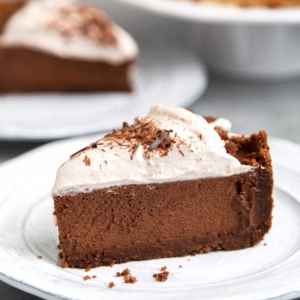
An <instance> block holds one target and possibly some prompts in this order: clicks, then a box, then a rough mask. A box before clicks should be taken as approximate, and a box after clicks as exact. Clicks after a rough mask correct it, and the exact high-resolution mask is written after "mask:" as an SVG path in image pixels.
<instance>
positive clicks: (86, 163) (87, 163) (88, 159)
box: [83, 156, 91, 166]
mask: <svg viewBox="0 0 300 300" xmlns="http://www.w3.org/2000/svg"><path fill="white" fill-rule="evenodd" d="M83 162H84V163H85V165H86V166H90V165H91V160H90V158H89V157H87V156H85V157H84V159H83Z"/></svg>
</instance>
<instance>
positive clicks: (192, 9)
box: [119, 0, 300, 24]
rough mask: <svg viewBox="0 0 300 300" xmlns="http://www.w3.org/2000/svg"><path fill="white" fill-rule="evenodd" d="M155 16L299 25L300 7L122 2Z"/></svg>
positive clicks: (151, 0) (176, 0)
mask: <svg viewBox="0 0 300 300" xmlns="http://www.w3.org/2000/svg"><path fill="white" fill-rule="evenodd" d="M119 1H121V2H124V3H127V4H130V5H133V6H135V7H139V8H142V9H145V10H148V11H151V12H153V13H158V14H163V15H167V16H170V17H174V18H180V19H184V20H191V21H195V22H204V23H229V24H231V23H242V24H247V23H253V24H299V23H300V8H287V9H268V8H251V9H250V8H246V9H244V8H239V7H236V6H228V5H220V4H204V3H195V2H192V1H191V2H189V1H184V0H119Z"/></svg>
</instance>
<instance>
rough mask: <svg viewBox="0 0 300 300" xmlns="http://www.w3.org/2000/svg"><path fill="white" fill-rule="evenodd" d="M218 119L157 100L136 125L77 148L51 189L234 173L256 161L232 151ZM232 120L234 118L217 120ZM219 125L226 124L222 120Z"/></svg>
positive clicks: (61, 191) (66, 190) (85, 188)
mask: <svg viewBox="0 0 300 300" xmlns="http://www.w3.org/2000/svg"><path fill="white" fill-rule="evenodd" d="M212 124H213V125H211V124H209V123H207V121H206V120H205V119H204V118H203V117H201V116H199V115H196V114H194V113H192V112H190V111H188V110H185V109H183V108H170V107H167V106H164V105H154V106H152V108H151V111H150V113H149V114H148V116H147V117H145V118H137V119H136V123H135V124H134V125H133V126H130V127H128V125H127V124H125V125H124V127H123V129H121V130H120V131H118V132H114V133H112V134H110V135H108V136H106V137H104V138H102V139H101V140H99V141H97V142H95V143H93V144H91V146H89V147H87V148H86V149H83V150H82V151H79V152H78V153H75V155H73V156H72V157H71V158H70V160H69V161H67V162H66V163H65V164H63V165H62V166H61V167H60V168H59V170H58V173H57V178H56V182H55V185H54V188H53V191H52V193H53V194H54V195H56V196H57V195H65V194H68V193H80V192H89V191H91V190H96V189H102V188H108V187H112V186H120V185H128V184H151V183H163V182H172V181H183V180H196V179H200V178H208V177H222V176H231V175H234V174H240V173H244V172H248V171H250V170H252V169H253V167H250V166H246V165H242V164H241V163H240V162H239V161H238V160H237V159H236V158H234V157H233V156H231V155H229V154H228V153H227V152H226V149H225V147H224V144H225V142H224V141H223V140H221V138H220V136H219V135H218V133H217V132H216V131H215V130H214V126H215V124H216V123H215V122H214V123H212ZM218 124H219V125H220V124H224V126H229V125H230V122H229V121H226V122H224V121H220V122H219V123H218ZM220 127H222V126H221V125H220Z"/></svg>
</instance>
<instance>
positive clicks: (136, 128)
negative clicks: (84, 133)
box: [75, 118, 185, 164]
mask: <svg viewBox="0 0 300 300" xmlns="http://www.w3.org/2000/svg"><path fill="white" fill-rule="evenodd" d="M172 132H173V130H166V129H158V128H157V127H156V124H155V123H154V122H153V120H151V119H149V118H136V119H135V123H134V124H133V125H131V126H129V125H128V123H126V122H124V123H123V128H122V129H120V130H119V131H115V130H113V131H112V133H109V134H107V135H105V136H104V138H103V139H101V140H98V141H96V142H95V143H92V144H91V146H89V147H86V148H84V149H82V150H80V151H78V152H76V153H75V155H78V154H79V153H80V152H82V151H85V150H88V149H90V148H99V149H100V150H101V151H103V152H105V150H104V148H109V149H113V148H114V147H116V146H117V147H118V148H121V149H127V150H128V152H129V156H130V158H131V159H133V158H134V155H135V153H136V152H137V151H138V149H139V148H140V147H141V148H142V150H143V152H144V155H145V157H146V158H148V159H150V158H151V157H152V156H154V155H156V154H158V155H159V156H160V157H163V156H167V155H168V153H169V151H170V150H171V149H172V147H173V145H176V147H179V145H181V144H185V142H184V141H180V140H176V137H177V133H175V135H174V137H172V135H171V133H172ZM178 142H179V143H178ZM181 154H182V155H183V156H184V154H183V152H181ZM85 161H86V159H85ZM87 163H88V162H87ZM105 163H106V164H107V161H105Z"/></svg>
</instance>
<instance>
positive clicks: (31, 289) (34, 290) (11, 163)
mask: <svg viewBox="0 0 300 300" xmlns="http://www.w3.org/2000/svg"><path fill="white" fill-rule="evenodd" d="M100 135H101V136H102V135H103V134H102V133H101V134H97V135H91V136H85V137H79V138H78V137H77V138H70V139H66V140H59V141H55V142H51V143H47V144H45V145H42V146H40V147H38V148H35V149H33V150H30V151H28V152H26V153H24V154H22V155H20V156H18V157H16V158H13V159H10V160H8V161H6V162H4V163H2V164H0V175H1V173H2V172H6V170H7V169H10V168H16V167H17V165H19V163H20V162H21V161H26V160H30V159H34V157H35V155H36V154H38V153H39V152H44V151H45V154H43V155H46V154H47V152H49V151H51V149H52V148H53V147H54V148H56V147H58V148H60V147H63V146H64V145H66V144H68V143H70V142H71V143H77V142H81V141H82V142H83V141H84V142H86V141H87V140H90V139H91V138H95V137H96V136H98V137H99V136H100ZM269 140H270V141H271V143H272V142H273V143H279V144H281V145H285V146H286V147H294V148H295V150H296V151H297V152H298V151H299V153H300V144H299V143H296V142H293V141H290V140H286V139H281V138H277V137H269ZM296 148H297V149H296ZM275 164H276V162H275ZM279 165H280V164H279ZM287 169H288V170H289V172H293V171H295V170H293V169H292V168H287ZM3 170H4V171H3ZM18 186H19V184H14V187H18ZM275 187H276V185H275ZM278 189H280V190H281V188H280V187H278ZM10 191H11V189H10ZM1 201H2V199H0V203H1ZM297 252H299V250H298V251H297ZM0 280H1V281H3V282H5V283H7V284H9V285H11V286H13V287H15V288H18V289H20V290H23V291H25V292H27V293H30V294H33V295H36V296H38V297H43V298H44V299H50V300H52V299H53V300H54V299H55V300H57V299H71V298H68V297H65V296H60V295H56V294H52V293H49V292H45V291H43V290H42V289H40V288H38V287H35V286H32V285H29V284H26V283H25V282H22V281H19V280H16V279H15V278H13V277H11V276H10V275H9V274H4V273H3V270H1V265H0ZM291 293H293V294H294V293H296V294H297V295H298V296H300V287H299V290H298V291H297V290H290V291H288V292H286V293H283V294H282V293H280V294H279V295H278V296H276V298H272V299H277V298H278V299H287V298H285V297H286V296H288V295H289V294H291ZM266 299H269V298H266Z"/></svg>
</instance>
